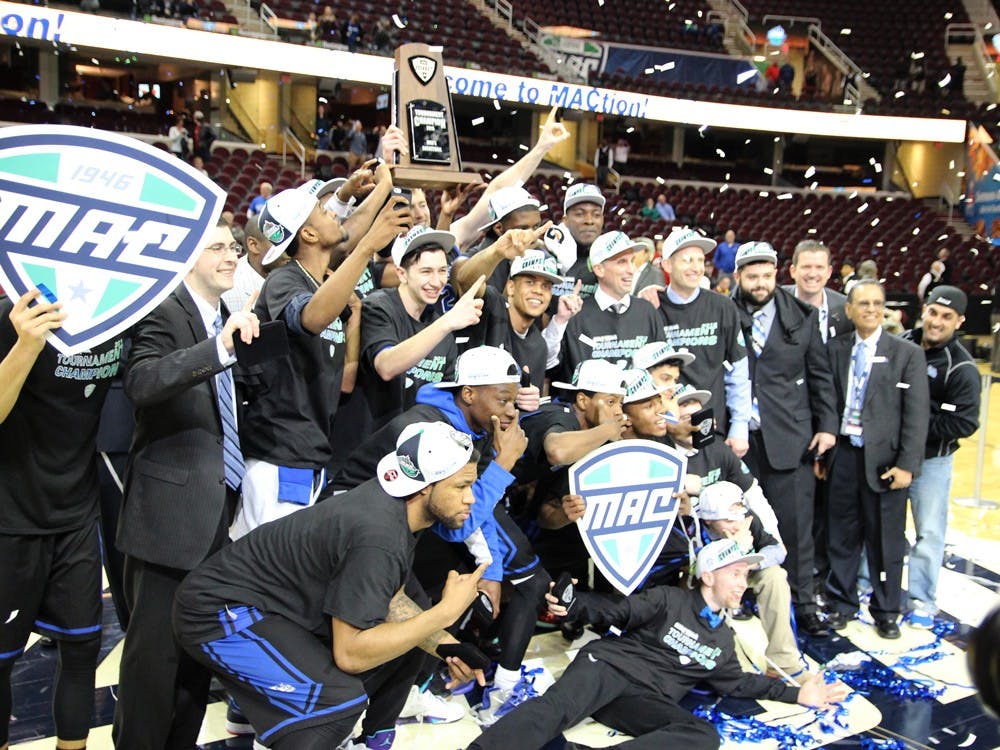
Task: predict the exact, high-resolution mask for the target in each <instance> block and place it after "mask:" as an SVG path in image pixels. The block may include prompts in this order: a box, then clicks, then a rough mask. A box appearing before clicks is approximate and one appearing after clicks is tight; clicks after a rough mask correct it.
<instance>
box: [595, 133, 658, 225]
mask: <svg viewBox="0 0 1000 750" xmlns="http://www.w3.org/2000/svg"><path fill="white" fill-rule="evenodd" d="M612 166H614V149H612V147H611V139H610V138H605V139H604V140H603V141H601V145H600V146H598V147H597V151H596V152H595V153H594V169H596V170H597V185H598V187H605V186H606V185H607V184H608V172H609V171H611V167H612ZM651 218H652V217H651Z"/></svg>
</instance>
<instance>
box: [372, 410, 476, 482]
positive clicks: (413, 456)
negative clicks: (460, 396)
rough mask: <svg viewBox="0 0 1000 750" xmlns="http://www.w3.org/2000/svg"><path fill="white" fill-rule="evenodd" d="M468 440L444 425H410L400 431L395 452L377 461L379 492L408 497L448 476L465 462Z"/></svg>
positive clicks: (426, 423)
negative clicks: (380, 489) (381, 490)
mask: <svg viewBox="0 0 1000 750" xmlns="http://www.w3.org/2000/svg"><path fill="white" fill-rule="evenodd" d="M471 456H472V438H471V437H469V436H468V435H466V434H465V433H464V432H459V431H458V430H456V429H455V428H454V427H452V426H451V425H448V424H445V423H444V422H414V423H413V424H411V425H407V426H406V427H404V428H403V431H402V432H401V433H399V437H398V438H397V439H396V450H395V451H393V452H392V453H388V454H386V455H385V456H383V457H382V460H381V461H379V462H378V469H377V472H378V473H377V475H376V476H378V481H379V484H381V485H382V489H383V490H385V491H386V493H388V494H389V495H392V496H393V497H409V496H410V495H413V494H416V493H417V492H420V490H422V489H423V488H424V487H426V486H427V485H429V484H434V482H439V481H441V480H442V479H445V478H447V477H450V476H451V475H452V474H454V473H455V472H457V471H458V470H459V469H461V468H462V467H463V466H465V465H466V464H468V463H469V458H470V457H471Z"/></svg>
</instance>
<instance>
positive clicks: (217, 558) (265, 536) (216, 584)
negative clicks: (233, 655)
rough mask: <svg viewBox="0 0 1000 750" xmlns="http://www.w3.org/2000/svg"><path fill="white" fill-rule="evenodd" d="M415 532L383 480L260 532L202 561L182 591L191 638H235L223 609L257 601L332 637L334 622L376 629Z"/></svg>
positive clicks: (182, 618) (183, 623)
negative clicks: (333, 619) (222, 619)
mask: <svg viewBox="0 0 1000 750" xmlns="http://www.w3.org/2000/svg"><path fill="white" fill-rule="evenodd" d="M414 546H415V538H414V536H413V533H412V532H411V531H410V527H409V524H408V522H407V518H406V503H405V502H403V501H402V500H399V499H397V498H394V497H391V496H390V495H387V494H386V493H385V492H384V491H383V490H382V487H381V485H379V483H378V480H376V479H373V480H371V481H368V482H366V483H365V484H363V485H361V486H360V487H358V488H357V489H355V490H352V491H351V492H349V493H347V494H345V495H342V496H339V497H337V498H336V499H334V500H331V501H328V502H323V503H319V504H317V505H314V506H312V507H310V508H304V509H303V510H300V511H299V512H297V513H292V514H291V515H290V516H286V517H285V518H281V519H279V520H277V521H273V522H272V523H267V524H264V525H263V526H260V527H259V528H256V529H254V530H253V531H251V532H250V533H249V534H247V535H246V536H244V537H243V538H242V539H240V540H238V541H236V542H234V543H233V544H230V545H229V546H227V547H225V548H223V549H222V550H221V551H219V552H218V553H217V554H215V555H213V556H212V557H210V558H209V559H208V560H207V561H206V562H204V563H202V564H201V565H200V566H199V567H198V568H196V569H195V570H194V571H193V572H192V573H190V574H189V575H188V577H187V578H186V579H185V580H184V583H183V584H182V585H181V588H180V589H179V590H178V592H177V600H176V605H175V611H176V613H177V617H176V619H177V621H178V625H179V631H180V633H179V634H180V637H181V640H182V641H183V642H185V643H205V642H207V641H212V640H216V639H218V638H222V637H223V636H225V635H226V632H225V630H224V628H223V624H222V623H221V622H220V619H219V612H220V611H224V610H225V608H226V607H227V606H228V607H229V608H230V609H232V607H233V606H234V605H235V606H239V605H248V606H251V607H256V608H257V609H259V610H260V611H261V612H263V613H268V614H276V615H281V616H282V617H284V618H286V619H288V620H290V621H292V622H294V623H296V624H297V625H300V626H301V627H303V628H305V629H306V630H308V631H310V632H311V633H313V634H315V635H316V636H317V637H318V638H321V639H323V640H325V641H329V640H330V639H331V624H330V618H331V617H336V618H337V619H338V620H343V621H344V622H346V623H349V624H350V625H353V626H354V627H356V628H360V629H362V630H366V629H368V628H372V627H375V626H376V625H378V624H380V623H382V622H384V621H385V618H386V615H387V613H388V610H389V601H390V600H391V599H392V597H393V596H395V594H396V592H398V591H399V589H400V588H402V586H403V583H404V582H405V581H406V578H407V575H408V573H409V569H410V564H411V562H412V560H413V548H414Z"/></svg>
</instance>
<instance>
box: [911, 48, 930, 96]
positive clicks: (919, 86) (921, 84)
mask: <svg viewBox="0 0 1000 750" xmlns="http://www.w3.org/2000/svg"><path fill="white" fill-rule="evenodd" d="M918 54H919V55H920V57H915V55H918ZM926 87H927V67H926V65H925V64H924V53H923V52H919V53H918V52H912V53H910V91H912V92H914V93H916V94H922V93H924V89H925V88H926Z"/></svg>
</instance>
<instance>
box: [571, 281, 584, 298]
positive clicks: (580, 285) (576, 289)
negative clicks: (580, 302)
mask: <svg viewBox="0 0 1000 750" xmlns="http://www.w3.org/2000/svg"><path fill="white" fill-rule="evenodd" d="M581 289H583V279H577V280H576V284H575V285H574V286H573V294H575V295H577V296H578V297H579V296H580V290H581Z"/></svg>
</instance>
